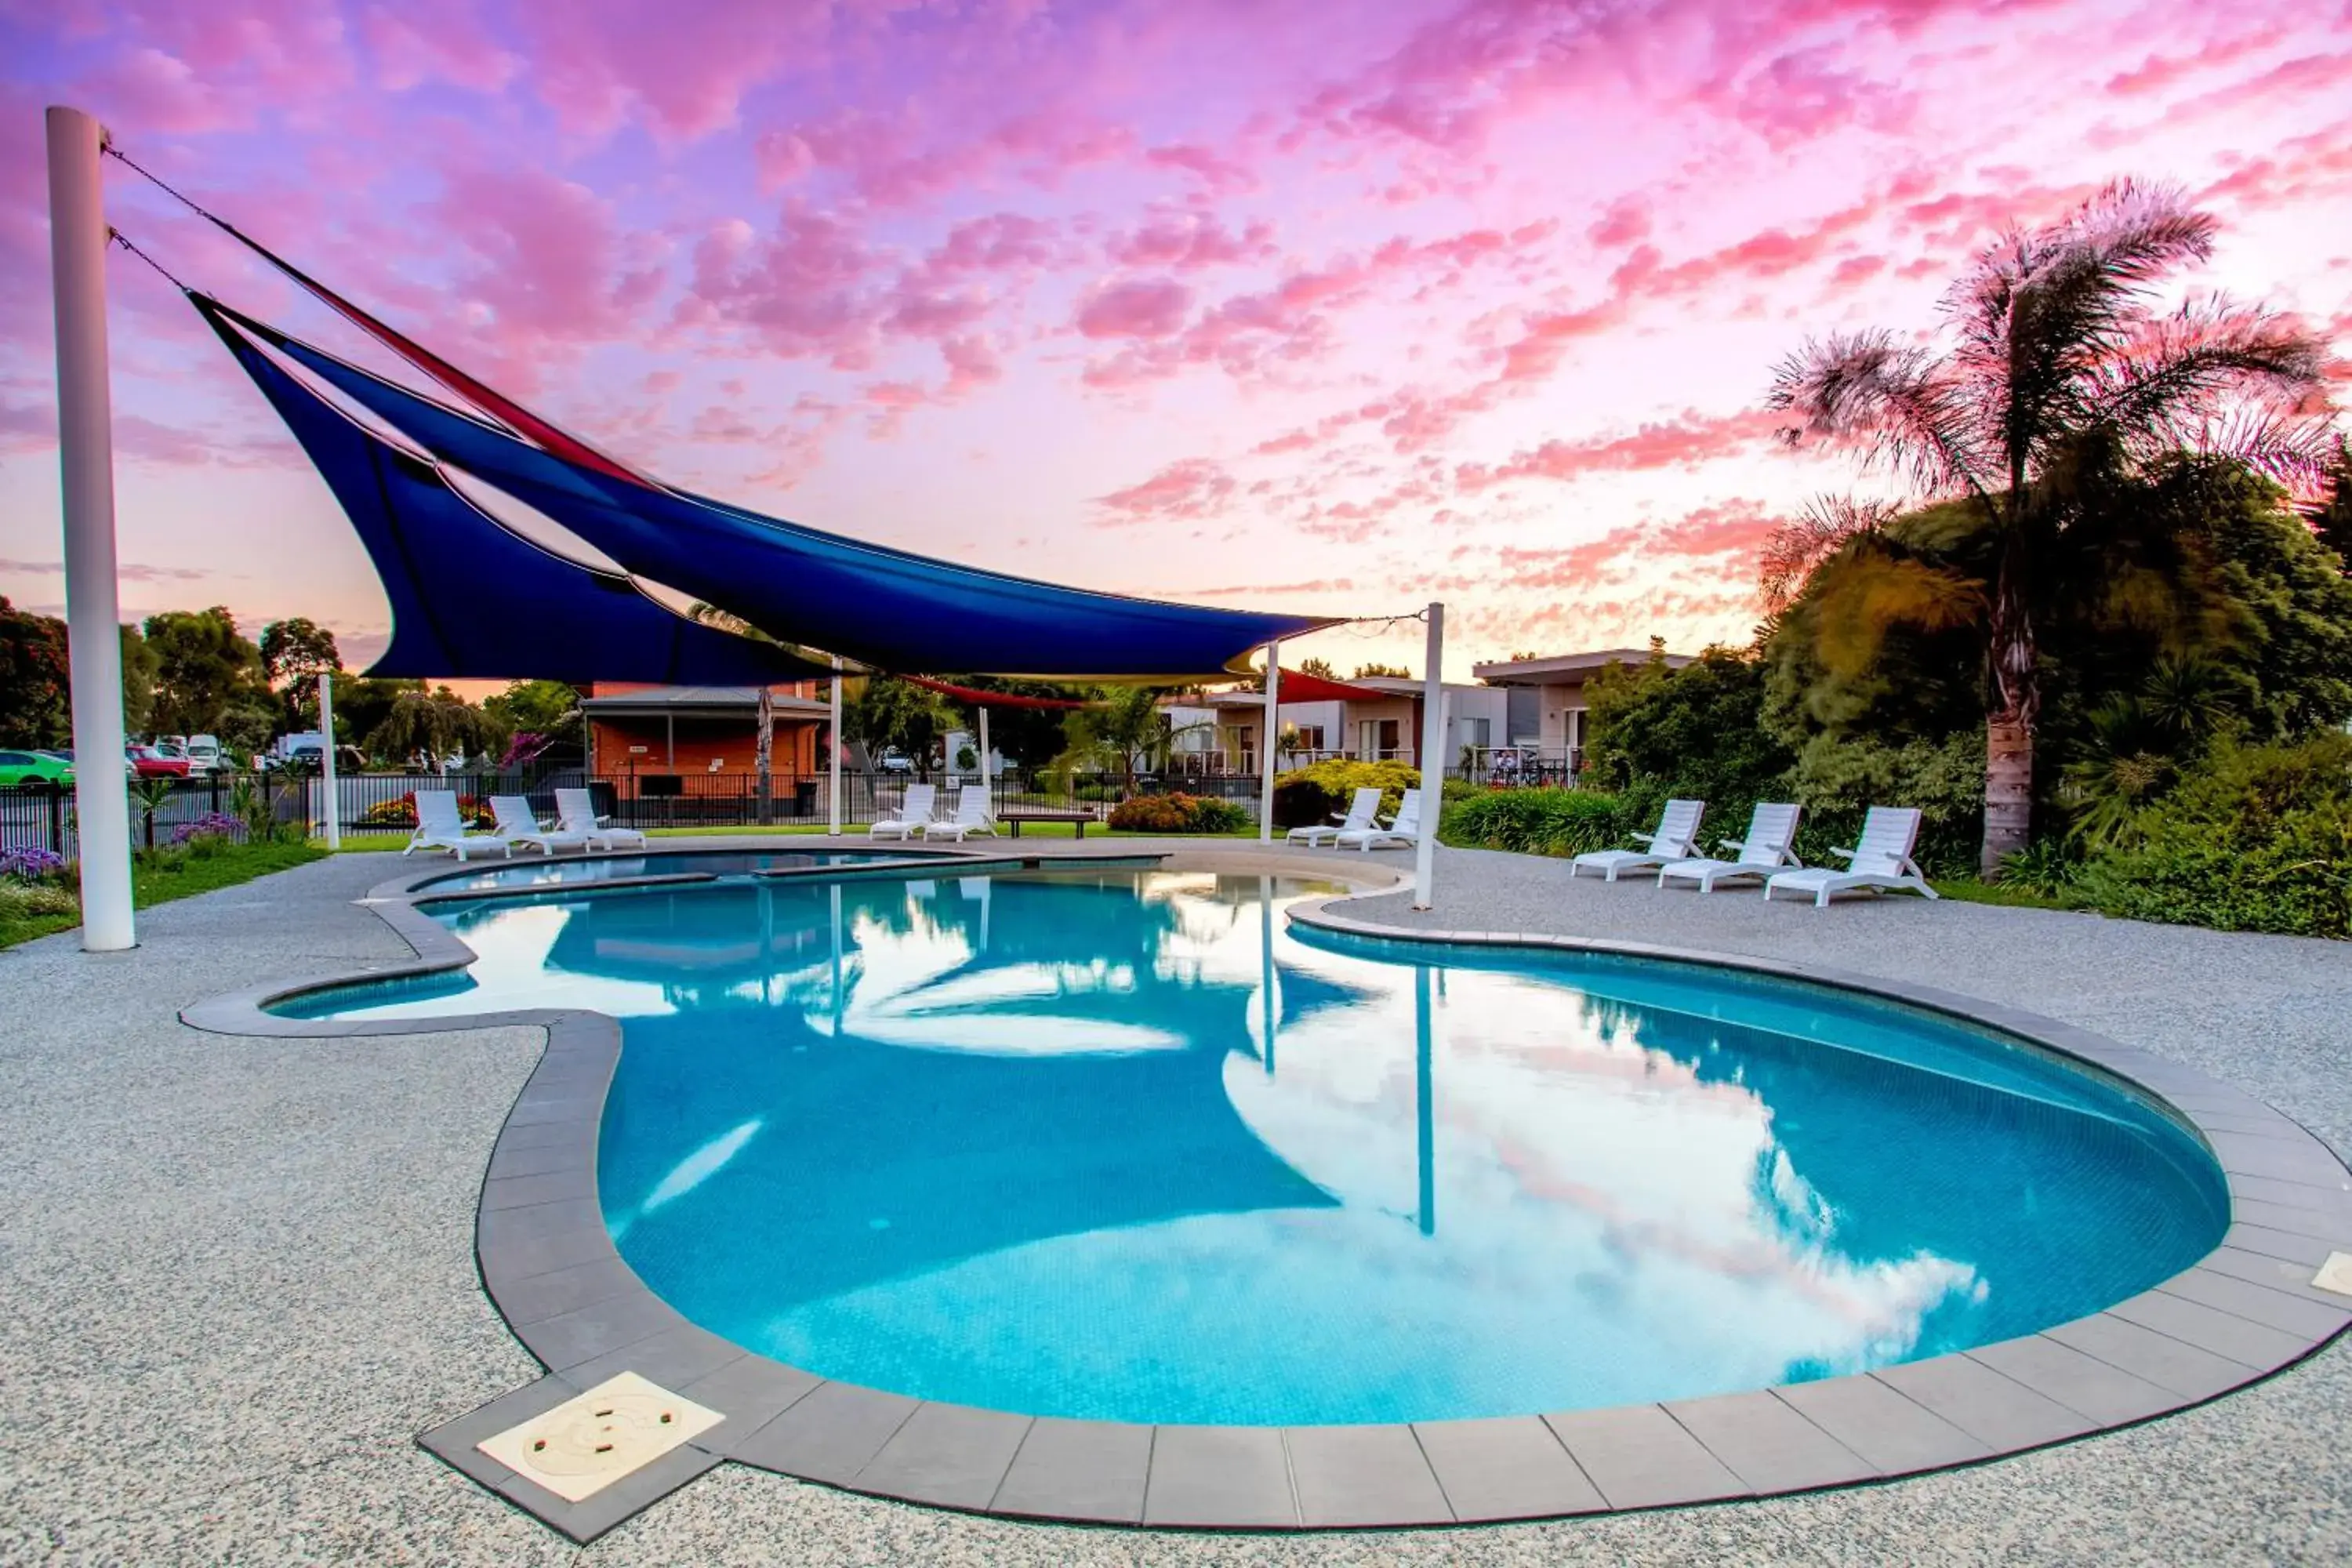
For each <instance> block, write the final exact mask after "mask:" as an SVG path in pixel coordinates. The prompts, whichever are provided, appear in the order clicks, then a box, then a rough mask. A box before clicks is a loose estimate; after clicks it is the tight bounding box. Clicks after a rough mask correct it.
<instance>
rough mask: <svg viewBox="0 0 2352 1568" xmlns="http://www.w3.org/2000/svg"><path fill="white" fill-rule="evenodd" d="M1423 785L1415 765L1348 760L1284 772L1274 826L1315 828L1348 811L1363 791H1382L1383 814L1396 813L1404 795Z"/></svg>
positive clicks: (1276, 798)
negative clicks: (1350, 804) (1349, 805)
mask: <svg viewBox="0 0 2352 1568" xmlns="http://www.w3.org/2000/svg"><path fill="white" fill-rule="evenodd" d="M1420 783H1421V770H1420V769H1419V768H1416V767H1414V766H1413V765H1412V763H1356V762H1349V760H1348V759H1347V758H1345V757H1333V758H1331V759H1329V760H1328V761H1327V762H1320V763H1312V764H1310V765H1308V766H1307V767H1303V768H1298V769H1296V770H1294V771H1292V772H1290V773H1284V774H1283V775H1282V776H1281V777H1279V778H1278V779H1276V781H1275V785H1274V825H1275V826H1276V827H1312V826H1317V825H1318V824H1321V823H1326V822H1328V821H1329V820H1330V819H1331V818H1332V817H1333V816H1337V815H1338V814H1339V813H1340V812H1343V811H1345V810H1347V809H1348V804H1349V802H1350V801H1352V800H1353V799H1355V796H1356V792H1357V791H1358V790H1360V789H1378V790H1379V791H1380V792H1381V813H1382V814H1383V815H1386V814H1387V813H1390V812H1393V811H1394V810H1396V808H1397V807H1398V805H1401V804H1402V802H1403V799H1404V792H1405V791H1407V790H1409V789H1411V788H1412V787H1413V786H1414V785H1416V784H1420Z"/></svg>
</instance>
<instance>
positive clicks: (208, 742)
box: [183, 735, 221, 778]
mask: <svg viewBox="0 0 2352 1568" xmlns="http://www.w3.org/2000/svg"><path fill="white" fill-rule="evenodd" d="M183 749H184V751H185V752H187V757H188V776H189V777H190V778H202V777H204V776H205V774H207V773H212V772H213V771H214V770H215V769H216V768H218V767H219V766H220V765H221V743H220V737H219V736H217V735H191V736H189V737H188V739H187V743H186V744H185V746H184V748H183Z"/></svg>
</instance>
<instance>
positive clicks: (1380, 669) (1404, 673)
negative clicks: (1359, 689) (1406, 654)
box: [1350, 664, 1412, 680]
mask: <svg viewBox="0 0 2352 1568" xmlns="http://www.w3.org/2000/svg"><path fill="white" fill-rule="evenodd" d="M1381 675H1385V676H1391V677H1393V678H1395V679H1399V680H1411V679H1412V671H1411V670H1409V669H1407V668H1405V667H1404V666H1402V665H1401V664H1360V665H1358V666H1356V673H1355V675H1354V676H1353V677H1351V678H1350V679H1356V680H1362V679H1367V678H1368V677H1371V676H1381Z"/></svg>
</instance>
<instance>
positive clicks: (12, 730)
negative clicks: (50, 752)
mask: <svg viewBox="0 0 2352 1568" xmlns="http://www.w3.org/2000/svg"><path fill="white" fill-rule="evenodd" d="M69 680H70V677H69V675H68V661H67V649H66V624H65V622H63V621H61V620H58V618H57V617H56V616H37V615H34V614H33V613H32V612H30V611H28V610H20V609H17V608H16V606H15V605H11V604H9V603H8V600H7V598H6V596H5V595H0V746H7V747H12V748H20V749H38V748H42V747H47V746H62V745H64V744H65V743H66V737H67V736H68V734H70V733H71V732H72V729H73V719H72V713H71V705H72V693H71V690H70V689H69V684H68V683H69Z"/></svg>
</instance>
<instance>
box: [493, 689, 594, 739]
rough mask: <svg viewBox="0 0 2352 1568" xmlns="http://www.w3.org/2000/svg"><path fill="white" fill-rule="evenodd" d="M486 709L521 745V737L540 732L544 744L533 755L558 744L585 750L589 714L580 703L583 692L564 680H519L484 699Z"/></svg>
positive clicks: (538, 734) (499, 725)
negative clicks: (585, 721) (586, 714)
mask: <svg viewBox="0 0 2352 1568" xmlns="http://www.w3.org/2000/svg"><path fill="white" fill-rule="evenodd" d="M482 711H483V712H484V713H486V714H488V716H489V717H490V719H491V720H492V721H494V722H495V723H496V724H497V725H498V727H499V729H501V730H504V731H506V732H507V733H508V734H509V736H512V737H516V740H515V742H514V743H515V745H517V746H520V745H521V744H522V742H521V740H520V737H522V736H525V735H537V736H538V737H539V738H540V742H541V744H540V745H539V747H538V748H537V750H535V751H534V752H531V753H530V756H531V757H534V758H538V757H544V756H545V754H546V753H547V752H549V751H550V750H551V749H552V748H554V747H557V746H561V747H564V748H567V749H570V750H578V751H584V750H585V746H584V743H583V733H584V725H583V721H584V719H585V714H584V713H583V710H582V709H581V706H580V691H579V689H578V688H577V687H572V686H567V685H565V684H564V683H563V682H562V681H560V680H518V681H515V682H513V683H511V684H510V685H509V686H508V687H507V689H505V690H504V691H501V692H499V694H498V695H496V696H494V697H487V698H484V699H483V700H482Z"/></svg>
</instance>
